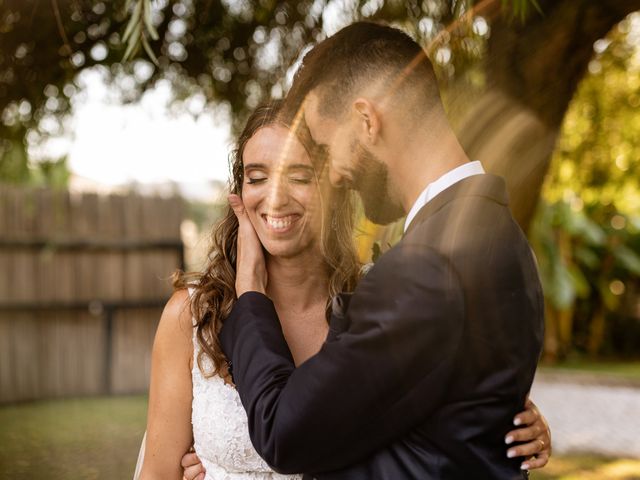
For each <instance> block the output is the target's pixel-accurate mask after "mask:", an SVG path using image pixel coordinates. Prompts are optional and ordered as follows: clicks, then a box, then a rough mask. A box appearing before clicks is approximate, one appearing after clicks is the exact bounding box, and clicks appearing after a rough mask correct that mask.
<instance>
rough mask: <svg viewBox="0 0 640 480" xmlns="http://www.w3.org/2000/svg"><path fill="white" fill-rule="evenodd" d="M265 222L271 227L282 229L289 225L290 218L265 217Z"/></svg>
mask: <svg viewBox="0 0 640 480" xmlns="http://www.w3.org/2000/svg"><path fill="white" fill-rule="evenodd" d="M267 223H268V224H269V226H270V227H271V228H274V229H276V230H282V229H284V228H287V227H288V226H289V225H291V219H290V218H287V219H286V220H281V219H276V218H270V217H267Z"/></svg>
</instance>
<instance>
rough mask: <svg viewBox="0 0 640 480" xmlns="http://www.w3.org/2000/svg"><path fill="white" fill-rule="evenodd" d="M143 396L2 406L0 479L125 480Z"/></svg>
mask: <svg viewBox="0 0 640 480" xmlns="http://www.w3.org/2000/svg"><path fill="white" fill-rule="evenodd" d="M146 408H147V398H146V397H144V396H137V397H111V398H85V399H71V400H56V401H48V402H34V403H25V404H21V405H14V406H5V407H0V480H5V479H6V480H9V479H11V480H14V479H46V480H76V479H78V480H80V479H82V480H84V479H87V480H88V479H100V480H127V479H130V478H131V477H132V474H133V468H134V466H135V462H136V458H137V455H138V448H139V447H140V441H141V439H142V434H143V432H144V428H145V420H146ZM531 477H532V479H533V480H551V479H554V480H605V479H606V480H634V479H635V480H640V460H626V459H606V458H599V457H592V456H570V457H559V456H555V457H554V458H553V459H552V461H551V462H550V463H549V465H548V466H547V467H546V468H545V469H544V470H543V471H541V472H534V473H532V475H531Z"/></svg>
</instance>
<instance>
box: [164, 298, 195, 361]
mask: <svg viewBox="0 0 640 480" xmlns="http://www.w3.org/2000/svg"><path fill="white" fill-rule="evenodd" d="M192 318H193V317H192V313H191V298H190V296H189V292H188V290H187V289H186V288H184V289H180V290H176V291H175V292H173V294H172V295H171V298H169V301H168V302H167V304H166V305H165V307H164V310H163V311H162V316H161V317H160V323H159V324H158V330H157V332H156V342H162V343H164V342H170V343H172V344H174V346H176V347H177V346H178V345H175V344H176V343H178V344H180V346H182V347H183V348H186V349H187V350H190V349H191V348H192V343H191V341H192V334H193V320H192Z"/></svg>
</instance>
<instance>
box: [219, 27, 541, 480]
mask: <svg viewBox="0 0 640 480" xmlns="http://www.w3.org/2000/svg"><path fill="white" fill-rule="evenodd" d="M286 108H287V110H288V112H289V115H290V117H291V118H293V117H294V116H295V117H296V121H298V122H299V124H301V125H304V124H306V126H307V127H308V130H309V133H310V134H311V136H312V138H313V141H314V142H315V143H316V144H318V146H319V147H320V148H322V149H324V150H325V151H326V154H327V155H328V158H329V162H330V177H331V181H332V183H334V184H335V185H338V184H341V185H346V186H348V187H351V188H353V189H356V190H357V191H358V192H359V193H360V196H361V197H362V201H363V205H364V209H365V213H366V215H367V217H368V218H370V219H371V220H373V221H374V222H377V223H387V222H390V221H392V220H395V219H397V218H399V217H400V216H402V215H404V214H406V215H407V219H406V222H405V233H404V236H403V238H402V240H401V241H400V242H399V243H398V245H396V246H395V247H394V248H392V249H391V250H389V251H388V252H387V253H386V254H384V255H383V256H381V257H380V259H379V260H378V262H377V263H376V264H375V266H374V267H373V268H372V269H371V270H370V271H369V273H368V274H367V275H366V276H365V277H364V278H363V279H362V280H361V282H360V284H359V285H358V287H357V289H356V291H355V292H354V293H353V295H352V296H348V295H340V296H338V297H336V299H335V300H334V303H333V312H332V315H331V325H330V333H329V338H328V339H327V342H326V343H325V344H324V345H323V347H322V349H321V350H320V352H319V353H318V354H317V355H315V356H314V357H312V358H311V359H309V360H308V361H307V362H305V363H303V364H302V365H300V366H299V367H298V368H295V367H294V363H293V360H292V357H291V354H290V353H289V349H288V348H287V344H286V342H285V339H284V337H283V334H282V330H281V328H280V324H279V321H278V318H277V315H276V312H275V310H274V307H273V304H272V302H271V301H270V300H269V298H267V297H266V296H265V289H266V284H267V281H268V279H267V278H266V274H265V273H264V272H265V270H264V267H263V261H264V260H263V258H262V253H261V249H260V244H259V242H258V240H257V237H256V235H255V232H254V231H253V229H252V227H251V224H250V222H249V219H248V218H247V216H246V214H245V213H244V209H243V206H242V203H241V201H240V200H239V199H238V198H234V199H232V206H233V207H234V210H235V212H236V214H237V215H238V219H239V222H240V231H239V244H238V263H237V281H236V290H237V295H238V297H239V298H238V301H237V303H236V305H235V306H234V308H233V311H232V312H231V314H230V316H229V318H228V319H227V320H226V321H225V323H224V326H223V329H222V331H221V334H220V339H221V342H222V346H223V349H224V351H225V353H226V355H227V358H229V359H230V368H231V371H232V374H233V378H234V381H235V384H236V386H237V389H238V391H239V393H240V397H241V399H242V403H243V405H244V407H245V409H246V410H247V415H248V420H249V430H250V434H251V439H252V442H253V444H254V446H255V447H256V449H257V451H258V453H260V455H261V456H262V457H263V458H264V459H265V460H266V461H267V462H268V463H269V464H270V465H272V466H273V467H274V468H275V469H276V470H278V471H281V472H283V473H294V472H307V473H308V474H310V475H311V476H312V477H314V478H319V479H392V480H395V479H404V478H416V479H515V478H526V472H521V471H520V467H519V466H520V460H518V459H509V458H507V457H506V456H505V454H504V450H503V441H504V440H503V439H504V435H505V433H506V432H507V431H508V430H509V429H510V425H511V419H512V417H513V415H514V414H515V413H516V412H518V411H519V410H520V409H521V407H522V405H524V404H525V400H526V396H527V394H528V392H529V389H530V387H531V383H532V381H533V376H534V372H535V369H536V364H537V361H538V358H539V355H540V351H541V345H542V330H543V300H542V291H541V287H540V282H539V279H538V274H537V270H536V265H535V260H534V258H533V255H532V252H531V249H530V247H529V245H528V243H527V240H526V238H525V236H524V234H523V233H522V231H521V230H520V228H519V227H518V226H517V224H516V222H515V221H514V220H513V218H512V216H511V213H510V211H509V208H508V202H507V194H506V190H505V185H504V181H503V180H502V179H501V178H499V177H496V176H493V175H490V174H486V173H484V170H483V168H482V166H481V165H480V163H479V162H470V161H469V159H468V158H467V156H466V154H465V152H464V151H463V149H462V148H461V146H460V145H459V143H458V140H457V139H456V137H455V135H454V134H453V132H452V131H451V128H450V126H449V124H448V122H447V119H446V115H445V112H444V109H443V106H442V103H441V100H440V96H439V91H438V87H437V83H436V78H435V75H434V73H433V69H432V67H431V64H430V63H429V61H428V60H427V58H426V56H425V54H424V52H423V50H422V49H421V47H420V46H419V45H418V44H416V43H415V42H414V41H413V40H411V39H410V38H409V37H408V36H407V35H405V34H404V33H402V32H400V31H399V30H396V29H393V28H390V27H387V26H382V25H377V24H372V23H363V22H360V23H355V24H352V25H350V26H348V27H346V28H344V29H343V30H341V31H340V32H338V33H337V34H335V35H334V36H332V37H330V38H328V39H326V40H324V41H323V42H322V43H320V44H319V45H317V46H316V47H315V48H314V49H313V50H311V51H310V52H309V53H308V54H307V55H306V56H305V58H304V60H303V63H302V66H301V68H300V69H299V71H298V74H297V75H296V77H295V79H294V83H293V86H292V88H291V91H290V93H289V95H288V97H287V107H286Z"/></svg>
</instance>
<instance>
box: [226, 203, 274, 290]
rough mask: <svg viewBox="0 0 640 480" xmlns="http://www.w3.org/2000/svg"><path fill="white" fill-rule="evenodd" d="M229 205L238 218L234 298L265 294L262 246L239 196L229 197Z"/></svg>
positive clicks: (265, 273) (265, 283) (265, 275)
mask: <svg viewBox="0 0 640 480" xmlns="http://www.w3.org/2000/svg"><path fill="white" fill-rule="evenodd" d="M228 198H229V205H231V208H232V209H233V213H235V214H236V217H237V218H238V254H237V257H238V258H237V261H236V296H238V297H240V295H242V294H243V293H245V292H260V293H266V289H267V269H266V266H265V263H264V254H263V253H262V244H261V243H260V239H259V238H258V234H257V233H256V231H255V229H254V228H253V224H252V223H251V220H250V219H249V215H247V210H246V209H245V208H244V203H242V198H240V196H239V195H236V194H231V195H229V197H228Z"/></svg>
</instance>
